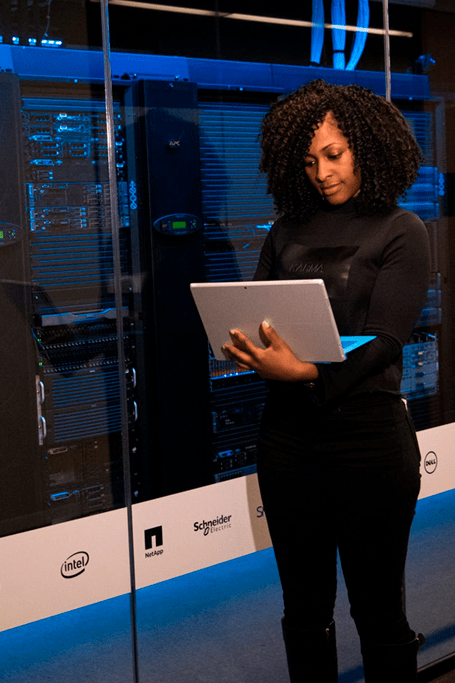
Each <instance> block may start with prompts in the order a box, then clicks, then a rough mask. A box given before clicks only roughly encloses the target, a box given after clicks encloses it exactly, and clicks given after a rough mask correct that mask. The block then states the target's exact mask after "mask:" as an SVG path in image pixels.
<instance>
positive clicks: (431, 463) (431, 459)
mask: <svg viewBox="0 0 455 683" xmlns="http://www.w3.org/2000/svg"><path fill="white" fill-rule="evenodd" d="M423 466H424V467H425V472H426V473H427V474H433V472H435V471H436V468H437V466H438V456H437V455H436V453H435V452H434V451H430V452H429V453H427V454H426V456H425V459H424V461H423Z"/></svg>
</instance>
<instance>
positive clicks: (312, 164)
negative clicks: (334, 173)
mask: <svg viewBox="0 0 455 683" xmlns="http://www.w3.org/2000/svg"><path fill="white" fill-rule="evenodd" d="M303 165H304V167H305V168H309V167H310V166H314V161H304V162H303Z"/></svg>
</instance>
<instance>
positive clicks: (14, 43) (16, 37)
mask: <svg viewBox="0 0 455 683" xmlns="http://www.w3.org/2000/svg"><path fill="white" fill-rule="evenodd" d="M11 42H12V43H13V45H19V43H20V39H19V36H13V37H12V38H11Z"/></svg>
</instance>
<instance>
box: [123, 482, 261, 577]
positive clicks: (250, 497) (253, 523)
mask: <svg viewBox="0 0 455 683" xmlns="http://www.w3.org/2000/svg"><path fill="white" fill-rule="evenodd" d="M133 533H134V556H135V570H136V584H137V587H138V588H143V587H144V586H149V585H151V584H153V583H158V582H159V581H165V580H166V579H170V578H173V577H176V576H180V575H182V574H187V573H189V572H193V571H196V570H198V569H203V568H204V567H209V566H211V565H214V564H218V563H220V562H226V561H227V560H232V559H233V558H235V557H240V556H242V555H247V554H249V553H253V552H255V551H256V550H263V549H264V548H268V547H270V545H271V541H270V536H269V533H268V529H267V522H266V519H265V515H264V512H263V508H262V502H261V497H260V494H259V487H258V483H257V476H256V475H255V474H252V475H249V476H247V477H239V478H237V479H231V480H228V481H225V482H221V483H219V484H214V485H212V486H205V487H203V488H199V489H195V490H192V491H186V492H184V493H178V494H176V495H173V496H168V497H166V498H159V499H157V500H152V501H148V502H145V503H140V504H138V505H135V506H134V507H133Z"/></svg>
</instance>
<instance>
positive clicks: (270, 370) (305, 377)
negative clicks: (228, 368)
mask: <svg viewBox="0 0 455 683" xmlns="http://www.w3.org/2000/svg"><path fill="white" fill-rule="evenodd" d="M229 334H230V335H231V339H232V344H225V345H224V346H223V352H224V354H225V356H227V357H228V358H229V359H230V360H233V361H234V363H236V365H238V366H239V367H240V368H241V369H242V370H254V371H255V372H257V374H258V375H260V376H261V377H263V378H264V379H274V380H279V381H281V382H312V381H314V380H315V379H317V377H318V375H319V371H318V369H317V366H316V365H314V363H306V362H304V361H301V360H299V359H298V358H297V357H296V356H295V354H294V352H293V351H292V349H291V348H290V347H289V346H288V345H287V344H286V342H285V341H284V340H283V339H282V338H281V337H280V336H279V334H278V333H277V332H275V330H274V329H273V327H270V325H269V324H268V323H266V322H263V323H261V325H260V327H259V336H260V338H261V341H262V342H263V344H264V346H265V347H266V348H265V349H261V348H259V346H256V345H255V344H253V342H252V341H251V340H250V339H248V337H247V336H246V335H244V334H243V333H242V332H240V330H231V331H230V332H229Z"/></svg>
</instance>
